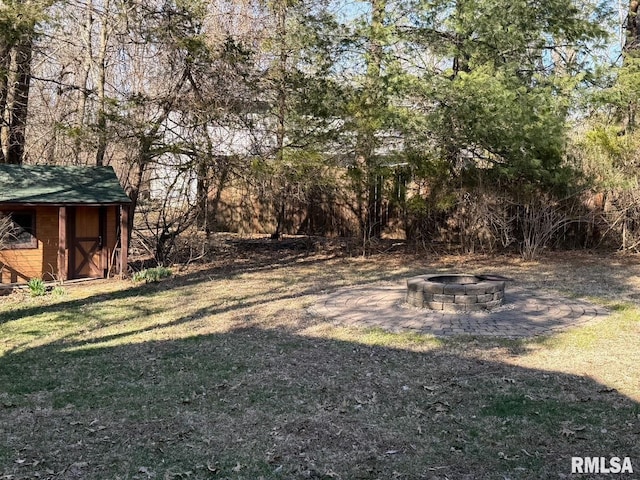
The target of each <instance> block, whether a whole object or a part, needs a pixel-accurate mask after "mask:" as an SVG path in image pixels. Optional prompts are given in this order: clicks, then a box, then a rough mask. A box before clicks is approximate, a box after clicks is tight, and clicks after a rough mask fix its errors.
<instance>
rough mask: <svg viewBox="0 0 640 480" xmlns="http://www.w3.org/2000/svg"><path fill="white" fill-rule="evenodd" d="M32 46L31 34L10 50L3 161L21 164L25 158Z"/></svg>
mask: <svg viewBox="0 0 640 480" xmlns="http://www.w3.org/2000/svg"><path fill="white" fill-rule="evenodd" d="M32 47H33V39H32V36H31V35H30V34H27V35H25V36H23V38H21V39H20V40H19V41H18V42H17V43H16V44H15V46H14V47H13V48H12V51H11V69H10V70H11V72H10V75H9V85H8V89H7V97H6V107H5V115H4V120H5V131H4V132H3V135H2V150H3V154H4V161H5V162H6V163H13V164H21V163H22V161H23V160H24V147H25V128H26V125H27V107H28V103H29V88H30V85H31V57H32Z"/></svg>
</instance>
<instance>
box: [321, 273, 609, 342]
mask: <svg viewBox="0 0 640 480" xmlns="http://www.w3.org/2000/svg"><path fill="white" fill-rule="evenodd" d="M405 295H406V283H405V282H402V283H395V284H375V285H366V286H357V287H347V288H342V289H340V290H338V291H336V292H333V293H330V294H327V295H323V296H322V297H321V298H320V299H319V300H318V302H317V303H316V304H315V305H314V306H312V307H311V308H310V311H311V312H312V313H313V314H315V315H319V316H322V317H324V318H326V319H328V320H330V321H332V322H333V323H334V324H336V325H343V326H362V327H380V328H383V329H385V330H388V331H392V332H399V331H418V332H422V333H430V334H433V335H437V336H444V335H463V334H464V335H487V336H496V337H508V338H523V337H534V336H538V335H548V334H552V333H555V332H558V331H560V330H565V329H567V328H570V327H575V326H578V325H584V324H587V323H589V322H592V321H596V320H601V319H603V318H605V317H606V316H608V315H609V311H608V310H606V309H604V308H602V307H599V306H596V305H593V304H591V303H589V302H586V301H584V300H578V299H571V298H564V297H561V296H558V295H554V294H552V293H548V292H540V291H539V290H536V291H533V290H528V289H526V288H522V287H514V286H512V287H509V286H507V290H506V293H505V302H504V305H502V306H500V307H498V308H496V309H494V310H491V311H490V312H456V313H445V312H442V311H433V310H428V309H419V308H415V307H411V306H409V305H407V304H406V303H405Z"/></svg>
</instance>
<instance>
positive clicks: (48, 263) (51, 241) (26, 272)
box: [0, 207, 58, 283]
mask: <svg viewBox="0 0 640 480" xmlns="http://www.w3.org/2000/svg"><path fill="white" fill-rule="evenodd" d="M13 210H14V211H18V209H13ZM25 210H34V209H25ZM35 212H36V239H37V240H38V248H27V249H18V250H0V264H2V273H1V282H2V283H16V282H18V283H25V282H27V281H28V280H29V279H30V278H35V277H37V278H43V279H45V280H52V279H53V278H54V276H56V275H57V273H58V268H57V258H58V257H57V254H58V208H57V207H38V208H36V209H35Z"/></svg>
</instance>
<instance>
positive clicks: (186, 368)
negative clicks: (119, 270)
mask: <svg viewBox="0 0 640 480" xmlns="http://www.w3.org/2000/svg"><path fill="white" fill-rule="evenodd" d="M230 259H233V261H231V260H230ZM498 268H499V269H500V272H501V273H502V274H505V275H509V276H512V277H513V278H514V279H516V281H517V282H519V284H521V285H536V286H539V287H542V288H545V289H547V290H549V291H557V292H559V293H561V294H564V295H574V296H581V297H588V298H590V299H592V300H593V301H596V302H598V303H600V304H602V305H606V306H608V307H609V308H610V309H611V310H612V312H613V313H612V315H611V316H610V317H609V318H607V319H606V320H603V321H600V322H597V323H594V324H592V325H589V326H586V327H583V328H579V329H574V330H571V331H569V332H566V333H561V334H558V335H555V336H553V337H546V338H538V339H531V340H507V339H486V338H474V337H452V338H444V339H443V338H434V337H430V336H427V335H420V334H415V333H398V334H392V333H388V332H385V331H383V330H379V329H373V330H372V329H358V328H344V327H341V326H339V325H334V324H329V323H327V322H326V321H324V320H323V318H321V317H317V316H314V315H312V314H311V313H309V311H308V310H307V307H309V306H311V305H313V304H314V302H315V299H316V298H318V296H319V295H321V294H322V293H324V292H327V291H332V290H333V289H336V288H338V287H340V286H344V285H352V284H360V283H364V282H385V281H395V280H400V279H402V278H404V277H406V276H410V275H415V274H417V273H420V272H424V271H442V272H445V271H459V270H460V269H464V270H465V271H469V272H482V271H487V270H491V271H495V270H496V269H498ZM577 279H579V280H577ZM638 298H640V262H638V260H637V259H636V258H635V257H616V256H612V257H595V256H589V255H586V254H580V255H571V256H567V255H564V256H552V257H549V258H547V259H545V260H541V261H538V262H523V261H522V260H521V259H518V258H515V257H513V258H512V257H501V258H486V257H443V258H435V257H434V258H425V257H422V258H406V257H404V256H393V255H384V256H377V257H373V258H369V259H361V258H358V259H353V258H343V257H341V256H339V255H333V254H330V253H326V252H325V253H317V254H313V253H311V254H309V253H306V252H300V251H284V252H279V253H278V255H277V256H275V257H274V252H268V254H266V253H265V254H264V255H260V254H259V253H257V252H255V251H252V252H251V254H250V255H247V256H243V255H242V254H239V253H234V255H231V256H229V258H222V259H220V260H218V261H217V262H214V263H211V264H208V265H206V266H199V267H197V268H196V267H194V268H190V269H188V270H185V271H176V272H175V275H174V276H172V277H171V278H169V279H164V280H163V281H161V282H159V283H149V284H136V285H134V284H133V283H131V282H130V281H101V282H97V283H93V284H86V285H79V286H74V287H68V288H67V295H65V296H63V297H54V296H48V297H38V298H30V297H27V296H26V295H25V296H20V294H14V295H12V296H10V297H7V298H5V299H3V300H1V301H0V355H1V356H0V435H1V438H2V441H1V442H0V478H5V479H27V478H65V479H74V478H77V479H81V478H82V479H84V478H92V479H134V478H136V479H149V478H156V479H172V478H175V479H178V478H184V479H186V478H188V479H210V478H229V479H258V478H264V479H280V478H284V479H288V478H300V479H303V478H326V479H329V478H342V479H358V478H362V479H376V478H379V479H390V478H405V479H417V478H428V479H445V478H449V479H465V478H466V479H494V478H499V479H502V478H510V479H537V478H568V477H569V476H570V471H571V470H570V469H571V457H572V456H604V457H607V458H608V457H611V456H620V457H625V456H628V457H631V459H632V462H633V465H634V470H635V471H636V472H640V446H639V445H640V403H639V402H640V373H639V371H638V368H637V365H638V364H639V361H640V354H639V352H640V348H639V347H640V322H639V321H638V318H640V315H639V313H640V312H639V310H638V306H637V305H636V303H635V302H636V301H637V299H638ZM594 478H595V477H594ZM630 478H633V477H630Z"/></svg>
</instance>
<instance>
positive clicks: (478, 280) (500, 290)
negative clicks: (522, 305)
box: [406, 274, 507, 312]
mask: <svg viewBox="0 0 640 480" xmlns="http://www.w3.org/2000/svg"><path fill="white" fill-rule="evenodd" d="M505 280H507V279H505V278H504V277H499V276H495V275H465V274H461V275H448V274H447V275H435V274H434V275H420V276H418V277H413V278H410V279H408V280H407V296H406V301H407V303H408V304H409V305H412V306H414V307H417V308H426V309H429V310H442V311H444V312H473V311H482V310H491V309H492V308H495V307H498V306H500V305H502V302H503V301H504V287H505Z"/></svg>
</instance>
